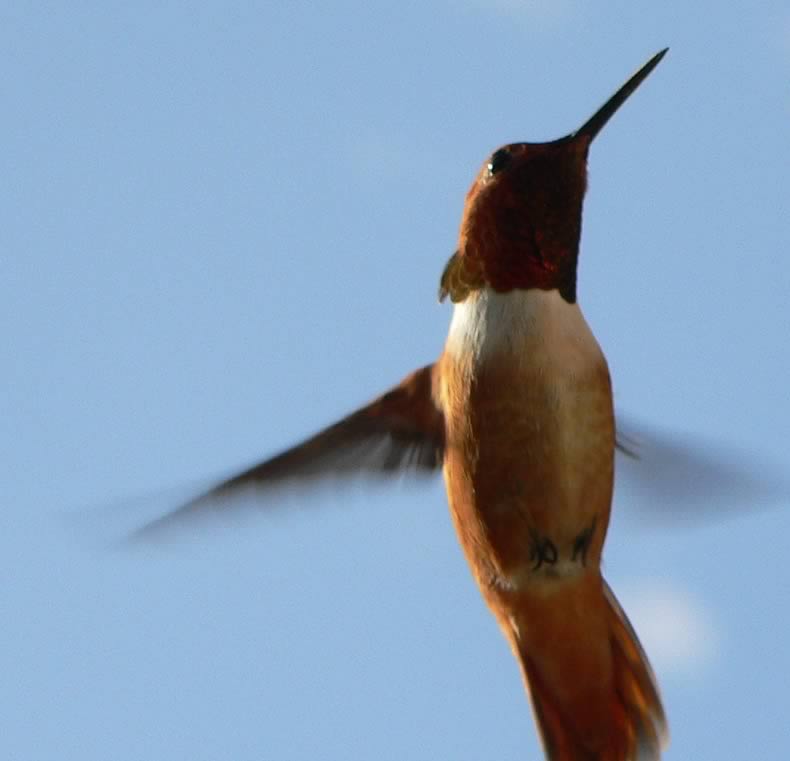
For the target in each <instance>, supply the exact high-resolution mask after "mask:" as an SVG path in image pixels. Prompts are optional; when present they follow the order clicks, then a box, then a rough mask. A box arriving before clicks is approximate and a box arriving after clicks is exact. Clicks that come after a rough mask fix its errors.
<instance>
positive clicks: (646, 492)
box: [616, 414, 790, 524]
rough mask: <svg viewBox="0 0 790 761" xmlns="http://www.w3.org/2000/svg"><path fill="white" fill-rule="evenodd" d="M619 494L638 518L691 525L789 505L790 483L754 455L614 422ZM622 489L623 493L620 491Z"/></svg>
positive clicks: (631, 422) (639, 425)
mask: <svg viewBox="0 0 790 761" xmlns="http://www.w3.org/2000/svg"><path fill="white" fill-rule="evenodd" d="M617 449H618V452H619V453H620V454H621V455H623V456H621V457H620V458H619V460H618V462H617V469H616V473H617V492H618V494H623V495H625V496H626V499H627V500H628V502H627V504H628V510H629V511H631V509H632V505H631V503H632V502H636V505H635V506H634V507H635V508H636V509H637V510H639V511H640V513H641V514H640V516H639V517H640V518H650V519H651V520H656V521H664V522H669V521H672V522H675V523H678V524H680V523H694V522H699V521H701V520H709V519H712V518H718V517H725V516H727V515H729V514H733V513H736V512H744V511H748V510H755V509H758V508H764V507H770V506H772V505H776V504H778V503H780V502H785V503H787V504H788V505H790V479H788V477H787V476H786V475H785V473H784V471H783V470H782V469H781V468H779V467H778V466H776V465H773V466H772V465H771V464H769V463H767V462H765V461H761V460H760V458H759V456H758V455H757V454H756V453H753V452H744V451H742V450H741V451H739V450H738V449H737V448H735V447H727V446H724V445H722V444H721V443H717V442H712V441H710V440H706V439H704V438H701V437H698V436H696V435H690V434H688V435H684V434H682V433H679V432H677V431H674V432H671V433H669V432H666V431H662V430H661V429H658V428H655V427H653V426H649V425H646V424H644V423H640V422H638V421H635V420H633V419H632V418H629V417H627V416H624V415H621V414H618V416H617ZM621 487H622V488H621Z"/></svg>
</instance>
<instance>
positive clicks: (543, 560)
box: [529, 534, 559, 571]
mask: <svg viewBox="0 0 790 761" xmlns="http://www.w3.org/2000/svg"><path fill="white" fill-rule="evenodd" d="M558 557H559V553H558V552H557V546H556V545H555V544H554V542H552V541H551V539H549V538H548V537H545V536H544V537H541V536H538V535H537V534H533V536H532V546H531V547H530V552H529V559H530V560H531V561H532V570H533V571H537V570H538V569H539V568H541V567H542V566H543V565H544V564H545V565H555V564H556V563H557V559H558Z"/></svg>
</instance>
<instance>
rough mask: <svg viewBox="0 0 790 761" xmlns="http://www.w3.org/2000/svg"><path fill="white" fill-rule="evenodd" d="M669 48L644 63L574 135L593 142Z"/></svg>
mask: <svg viewBox="0 0 790 761" xmlns="http://www.w3.org/2000/svg"><path fill="white" fill-rule="evenodd" d="M668 51H669V48H664V49H663V50H659V51H658V53H656V54H655V55H654V56H653V57H652V58H651V59H650V60H649V61H648V62H647V63H645V64H644V66H642V67H641V68H640V69H639V70H638V71H637V72H636V73H635V74H634V75H633V76H632V77H631V78H630V79H629V80H628V81H627V82H626V83H625V84H624V85H623V86H622V87H621V88H620V89H619V90H618V91H617V92H616V93H615V94H614V95H612V97H611V98H609V100H607V101H606V103H604V104H603V106H601V108H599V109H598V110H597V111H596V112H595V113H594V114H593V115H592V116H591V117H590V118H589V119H588V120H587V121H586V122H585V123H584V124H583V125H582V126H581V127H580V128H579V129H578V130H577V131H576V132H575V133H574V135H573V136H574V137H586V138H587V139H588V141H589V142H592V141H593V139H594V138H595V136H596V135H597V134H598V133H599V132H600V131H601V130H602V129H603V127H604V125H605V124H606V122H608V121H609V119H611V118H612V116H614V113H615V112H616V111H617V109H619V108H620V106H622V105H623V103H625V101H626V100H628V98H629V96H630V95H631V94H632V93H633V92H634V90H636V88H637V87H639V85H641V84H642V82H644V81H645V79H647V77H648V75H649V74H650V72H652V71H653V69H655V68H656V66H658V64H659V63H660V62H661V59H662V58H663V57H664V56H665V55H666V54H667V52H668Z"/></svg>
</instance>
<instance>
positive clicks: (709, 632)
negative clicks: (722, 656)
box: [613, 580, 719, 676]
mask: <svg viewBox="0 0 790 761" xmlns="http://www.w3.org/2000/svg"><path fill="white" fill-rule="evenodd" d="M613 588H614V591H615V594H616V595H617V597H618V599H619V600H620V602H621V604H622V606H623V608H624V609H625V611H626V613H627V614H628V617H629V619H630V620H631V623H632V624H633V625H634V628H635V629H636V631H637V634H638V635H639V638H640V640H641V642H642V646H643V647H644V648H645V650H646V651H647V654H648V657H649V658H650V662H651V663H652V665H653V668H654V669H655V670H656V671H657V672H658V673H659V675H660V674H662V673H664V674H667V673H672V674H675V675H678V676H698V675H699V674H700V672H701V671H703V670H705V669H706V668H707V667H708V666H709V665H710V664H711V663H712V662H713V661H714V660H715V659H716V656H717V652H718V642H719V637H718V634H717V630H716V626H715V624H714V621H713V618H712V616H711V614H710V612H709V611H708V609H707V608H706V607H705V606H704V604H702V603H701V602H699V601H698V600H694V599H693V598H692V597H691V595H689V594H688V593H687V592H686V591H685V590H684V589H682V588H679V587H677V586H675V585H673V584H670V583H668V582H666V581H658V580H646V581H643V582H632V583H627V584H624V585H621V587H620V588H617V587H613Z"/></svg>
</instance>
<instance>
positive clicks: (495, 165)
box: [488, 148, 512, 176]
mask: <svg viewBox="0 0 790 761" xmlns="http://www.w3.org/2000/svg"><path fill="white" fill-rule="evenodd" d="M511 158H512V157H511V155H510V151H509V150H508V149H507V148H500V149H499V150H498V151H494V153H493V154H491V158H490V159H488V174H489V175H491V176H493V175H495V174H497V172H501V171H502V170H503V169H504V168H505V167H506V166H507V165H508V164H509V163H510V160H511Z"/></svg>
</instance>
